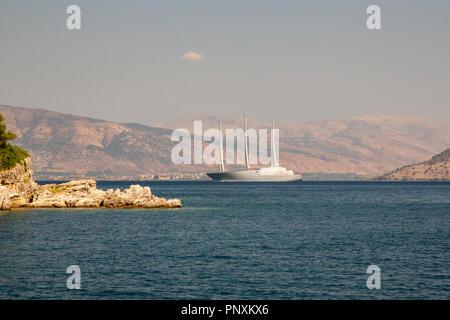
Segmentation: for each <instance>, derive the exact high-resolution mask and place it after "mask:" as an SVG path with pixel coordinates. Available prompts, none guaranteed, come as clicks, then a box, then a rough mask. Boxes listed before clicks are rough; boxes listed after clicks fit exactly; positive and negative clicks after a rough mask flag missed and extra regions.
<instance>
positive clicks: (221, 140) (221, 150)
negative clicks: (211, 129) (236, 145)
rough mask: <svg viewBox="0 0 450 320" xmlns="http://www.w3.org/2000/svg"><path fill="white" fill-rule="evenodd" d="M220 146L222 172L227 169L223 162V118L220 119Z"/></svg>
mask: <svg viewBox="0 0 450 320" xmlns="http://www.w3.org/2000/svg"><path fill="white" fill-rule="evenodd" d="M219 148H220V149H219V158H220V159H219V160H220V173H223V172H224V171H225V165H224V163H223V137H222V120H219Z"/></svg>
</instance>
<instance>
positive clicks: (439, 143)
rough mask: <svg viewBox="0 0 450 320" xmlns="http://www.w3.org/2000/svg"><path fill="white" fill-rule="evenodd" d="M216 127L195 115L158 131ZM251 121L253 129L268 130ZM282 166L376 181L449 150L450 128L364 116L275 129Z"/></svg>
mask: <svg viewBox="0 0 450 320" xmlns="http://www.w3.org/2000/svg"><path fill="white" fill-rule="evenodd" d="M194 119H195V120H202V121H203V129H206V128H209V127H217V125H218V124H217V123H218V118H217V117H212V116H208V115H204V114H194V115H190V116H187V117H185V118H179V119H175V120H173V121H169V122H167V123H159V124H156V126H160V127H164V128H170V129H174V128H186V129H189V130H192V126H193V121H194ZM242 123H243V120H242V119H241V118H237V119H223V126H224V127H228V128H233V127H242V125H243V124H242ZM269 125H270V124H269V121H268V122H267V123H261V122H257V121H253V120H249V127H252V128H263V127H264V128H267V127H269ZM276 126H277V127H278V128H280V162H281V163H282V164H283V165H285V166H287V167H290V168H294V169H296V170H300V171H304V172H324V173H359V174H362V175H377V174H380V173H383V172H386V171H389V170H393V169H394V168H397V167H399V166H402V165H405V164H409V163H414V162H419V161H423V160H426V159H429V158H430V157H431V156H432V155H434V154H436V153H438V152H440V151H441V150H443V149H445V148H448V147H449V146H450V125H449V124H441V123H438V122H435V121H432V120H428V119H424V118H418V117H400V116H384V115H379V116H362V117H355V118H349V119H338V120H328V121H318V122H307V123H277V125H276Z"/></svg>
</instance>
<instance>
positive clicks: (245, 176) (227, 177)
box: [206, 170, 303, 182]
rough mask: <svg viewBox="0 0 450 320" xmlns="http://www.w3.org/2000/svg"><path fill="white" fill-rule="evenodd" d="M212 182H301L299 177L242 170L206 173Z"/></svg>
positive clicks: (301, 178)
mask: <svg viewBox="0 0 450 320" xmlns="http://www.w3.org/2000/svg"><path fill="white" fill-rule="evenodd" d="M206 175H207V176H208V177H210V178H211V179H212V180H213V181H224V182H227V181H229V182H230V181H235V182H239V181H245V182H289V181H302V180H303V177H302V176H301V175H296V174H294V175H276V174H273V175H272V174H260V172H259V171H258V170H242V171H228V172H213V173H207V174H206Z"/></svg>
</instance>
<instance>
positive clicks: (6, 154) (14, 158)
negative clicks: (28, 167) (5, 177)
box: [0, 114, 30, 170]
mask: <svg viewBox="0 0 450 320" xmlns="http://www.w3.org/2000/svg"><path fill="white" fill-rule="evenodd" d="M4 120H5V118H4V117H3V115H2V114H0V170H7V169H11V168H14V166H15V165H16V164H17V163H20V162H22V161H23V160H25V159H26V158H28V157H29V156H30V155H29V154H28V152H26V151H25V150H23V149H22V148H19V147H17V146H13V145H11V144H10V143H9V141H11V140H13V139H15V138H16V137H17V135H15V134H14V133H12V132H11V131H6V125H5V124H4V123H3V121H4Z"/></svg>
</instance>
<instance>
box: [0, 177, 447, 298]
mask: <svg viewBox="0 0 450 320" xmlns="http://www.w3.org/2000/svg"><path fill="white" fill-rule="evenodd" d="M135 183H136V182H99V183H98V187H99V188H102V189H108V188H126V187H128V186H129V185H130V184H135ZM139 183H140V184H141V185H149V186H151V188H152V192H153V193H155V194H156V195H158V196H164V197H167V198H170V197H178V198H181V199H182V202H183V205H184V207H183V208H182V209H177V210H167V209H166V210H143V209H50V210H48V209H34V210H16V211H11V212H5V213H1V214H0V298H1V299H449V298H450V253H449V250H450V183H445V182H442V183H438V182H436V183H431V182H418V183H403V182H400V183H390V182H300V183H214V182H139ZM373 264H374V265H377V266H379V267H380V269H381V289H380V290H369V289H368V288H367V286H366V280H367V278H368V276H369V274H366V270H367V267H368V266H369V265H373ZM69 265H78V266H79V267H80V269H81V290H69V289H67V287H66V280H67V278H68V277H69V275H68V274H66V268H67V267H68V266H69Z"/></svg>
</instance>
